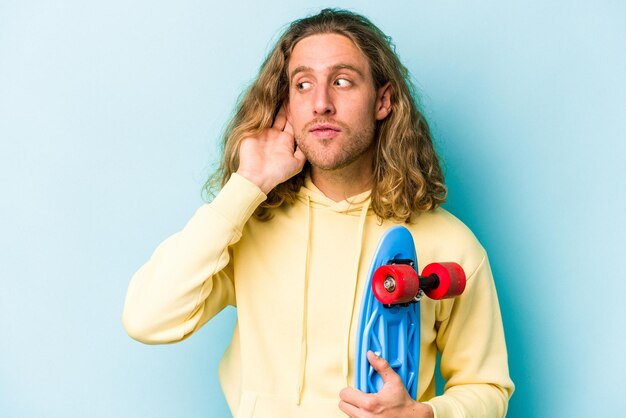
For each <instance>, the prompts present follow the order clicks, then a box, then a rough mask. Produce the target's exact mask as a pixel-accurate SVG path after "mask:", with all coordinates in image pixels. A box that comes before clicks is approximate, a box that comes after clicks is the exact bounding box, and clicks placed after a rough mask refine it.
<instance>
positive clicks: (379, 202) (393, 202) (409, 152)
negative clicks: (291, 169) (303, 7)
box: [203, 9, 447, 222]
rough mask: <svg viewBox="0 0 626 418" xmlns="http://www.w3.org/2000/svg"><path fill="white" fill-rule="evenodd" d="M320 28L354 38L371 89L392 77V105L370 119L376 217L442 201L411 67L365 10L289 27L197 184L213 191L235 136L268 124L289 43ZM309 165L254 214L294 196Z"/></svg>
mask: <svg viewBox="0 0 626 418" xmlns="http://www.w3.org/2000/svg"><path fill="white" fill-rule="evenodd" d="M325 33H333V34H339V35H343V36H346V37H347V38H349V39H351V40H352V41H353V42H354V44H355V45H356V46H357V48H359V50H360V51H361V52H362V53H363V54H364V55H365V56H366V58H367V60H368V62H369V65H370V67H371V72H372V75H373V78H374V84H375V86H374V87H375V88H376V89H378V88H379V87H381V86H383V85H385V84H386V83H390V84H391V89H392V90H391V91H392V94H391V109H392V111H391V113H390V114H389V115H388V116H387V117H386V118H385V119H383V120H381V121H378V122H377V125H376V133H375V136H376V137H375V156H374V160H373V176H374V178H373V187H372V193H371V207H372V209H373V210H374V212H375V213H376V215H377V216H379V217H380V218H382V219H395V220H398V221H404V222H410V221H411V217H412V215H413V214H415V213H417V212H420V211H429V210H433V209H435V208H436V207H438V206H439V205H441V204H442V203H443V202H444V201H445V198H446V195H447V189H446V186H445V184H444V176H443V171H442V169H441V165H440V163H439V159H438V156H437V153H436V151H435V148H434V145H433V141H432V138H431V134H430V129H429V127H428V123H427V122H426V119H425V118H424V116H423V115H422V114H421V113H420V111H419V110H418V108H417V105H416V102H415V97H417V96H416V94H415V93H416V92H415V87H414V85H413V83H412V82H411V80H410V75H409V71H408V70H407V68H406V67H405V66H404V65H403V64H402V63H401V62H400V59H399V58H398V56H397V55H396V52H395V46H394V45H393V43H392V41H391V38H390V37H388V36H386V35H385V34H384V33H383V32H382V31H381V30H380V29H378V28H377V27H376V26H375V25H374V24H373V23H372V22H371V21H370V20H369V19H367V18H366V17H364V16H361V15H358V14H356V13H353V12H350V11H346V10H339V9H324V10H322V11H321V12H320V13H319V14H317V15H314V16H309V17H306V18H303V19H299V20H296V21H294V22H292V23H291V24H290V25H289V26H288V28H287V30H286V31H285V32H284V33H283V34H282V36H281V37H280V39H279V40H278V41H277V43H276V45H275V46H274V48H273V50H272V51H271V52H270V53H269V55H268V56H267V58H266V59H265V61H264V62H263V64H262V65H261V68H260V70H259V75H258V77H257V79H256V80H255V81H254V82H253V83H252V84H251V86H250V87H249V88H248V89H247V90H246V91H245V92H244V93H243V94H242V96H241V97H240V99H239V102H238V104H237V107H236V111H235V114H234V116H233V117H232V119H231V120H230V122H229V123H228V125H227V126H226V129H225V131H224V135H223V140H222V152H223V158H222V161H221V163H220V165H219V167H218V168H217V170H216V171H215V172H214V173H213V175H212V176H211V177H210V178H209V179H208V181H207V182H206V184H205V185H204V188H203V190H204V191H205V192H206V193H207V194H208V195H210V196H211V195H212V196H214V195H215V193H216V192H217V190H218V189H219V188H220V187H222V186H223V185H224V184H225V183H226V182H227V181H228V179H229V178H230V176H231V174H232V173H234V172H235V171H237V167H238V166H239V145H240V144H241V141H242V140H243V139H244V138H245V137H247V136H251V135H255V134H259V133H260V132H261V131H262V130H264V129H267V128H269V127H271V126H272V123H273V121H274V118H275V116H276V114H277V112H278V110H279V108H280V106H281V104H282V103H283V101H285V100H287V99H288V96H289V82H288V75H287V70H288V62H289V57H290V56H291V53H292V51H293V48H294V46H295V45H296V44H297V43H298V41H300V40H302V39H304V38H306V37H308V36H311V35H316V34H325ZM308 170H310V167H309V165H308V163H307V164H306V165H305V168H304V169H303V170H302V172H300V173H299V174H297V175H295V176H294V177H292V178H290V179H289V180H287V181H285V182H284V183H281V184H279V185H278V186H276V187H275V188H274V189H273V190H272V191H271V192H270V193H269V194H268V196H267V200H266V201H265V202H263V203H262V204H261V205H260V206H259V207H258V208H257V210H256V212H255V214H254V216H255V217H256V218H258V219H260V220H267V219H269V218H271V209H272V208H277V207H279V206H281V205H283V204H292V203H294V202H295V200H296V195H297V193H298V191H299V190H300V187H302V185H303V184H304V178H305V176H306V173H307V171H308Z"/></svg>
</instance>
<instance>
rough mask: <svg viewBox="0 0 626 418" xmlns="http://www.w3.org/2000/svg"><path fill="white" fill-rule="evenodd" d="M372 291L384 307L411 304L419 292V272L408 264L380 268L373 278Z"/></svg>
mask: <svg viewBox="0 0 626 418" xmlns="http://www.w3.org/2000/svg"><path fill="white" fill-rule="evenodd" d="M372 291H373V292H374V296H375V297H376V299H378V301H379V302H380V303H382V304H384V305H394V304H399V303H409V302H411V301H412V300H413V298H415V296H416V295H417V293H418V292H419V279H418V277H417V272H416V271H415V270H414V269H413V267H411V266H409V265H407V264H387V265H384V266H380V267H378V268H377V269H376V271H374V275H373V276H372Z"/></svg>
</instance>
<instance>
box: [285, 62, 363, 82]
mask: <svg viewBox="0 0 626 418" xmlns="http://www.w3.org/2000/svg"><path fill="white" fill-rule="evenodd" d="M328 70H330V71H331V72H332V71H338V70H351V71H354V72H355V73H357V74H358V75H359V76H361V77H362V78H365V75H364V74H363V71H361V70H360V69H358V68H357V67H355V66H354V65H350V64H336V65H331V66H330V67H328ZM311 71H313V68H311V67H306V66H304V65H300V66H298V67H296V68H294V69H293V71H292V72H291V75H290V76H289V82H290V83H291V81H292V80H293V78H294V77H295V76H296V74H298V73H305V72H311Z"/></svg>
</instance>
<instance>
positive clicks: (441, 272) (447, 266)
mask: <svg viewBox="0 0 626 418" xmlns="http://www.w3.org/2000/svg"><path fill="white" fill-rule="evenodd" d="M432 275H435V276H437V278H438V279H439V286H437V287H435V288H431V289H425V290H424V293H426V296H428V297H429V298H431V299H435V300H439V299H447V298H453V297H455V296H459V295H460V294H461V293H463V291H464V290H465V283H466V281H467V280H466V278H465V271H463V267H461V266H460V265H459V264H457V263H451V262H447V263H431V264H429V265H427V266H426V267H424V270H423V271H422V276H425V277H428V276H432Z"/></svg>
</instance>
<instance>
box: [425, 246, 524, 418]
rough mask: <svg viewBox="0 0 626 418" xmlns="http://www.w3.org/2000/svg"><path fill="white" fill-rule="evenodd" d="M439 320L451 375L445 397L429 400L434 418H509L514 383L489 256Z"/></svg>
mask: <svg viewBox="0 0 626 418" xmlns="http://www.w3.org/2000/svg"><path fill="white" fill-rule="evenodd" d="M449 303H450V305H448V308H447V309H443V312H442V315H443V317H442V318H441V319H439V318H438V319H437V321H438V325H439V330H438V333H437V346H438V349H439V351H440V352H441V373H442V375H443V377H444V379H445V380H446V387H445V391H444V394H443V395H442V396H438V397H435V398H433V399H431V400H430V401H429V402H427V403H428V404H429V405H431V406H432V408H433V410H434V412H435V417H440V418H441V417H481V418H488V417H504V416H505V415H506V410H507V406H508V400H509V398H510V397H511V394H512V393H513V389H514V385H513V382H512V381H511V379H510V377H509V369H508V357H507V351H506V344H505V340H504V330H503V327H502V319H501V316H500V307H499V304H498V297H497V294H496V289H495V285H494V282H493V277H492V274H491V269H490V267H489V262H488V260H487V257H486V256H485V257H484V258H483V260H482V262H481V263H480V265H479V266H478V268H477V269H476V271H475V272H473V273H472V274H471V275H470V276H469V277H468V281H467V288H466V289H465V292H464V294H463V295H462V296H461V297H459V298H457V299H453V300H450V301H449Z"/></svg>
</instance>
